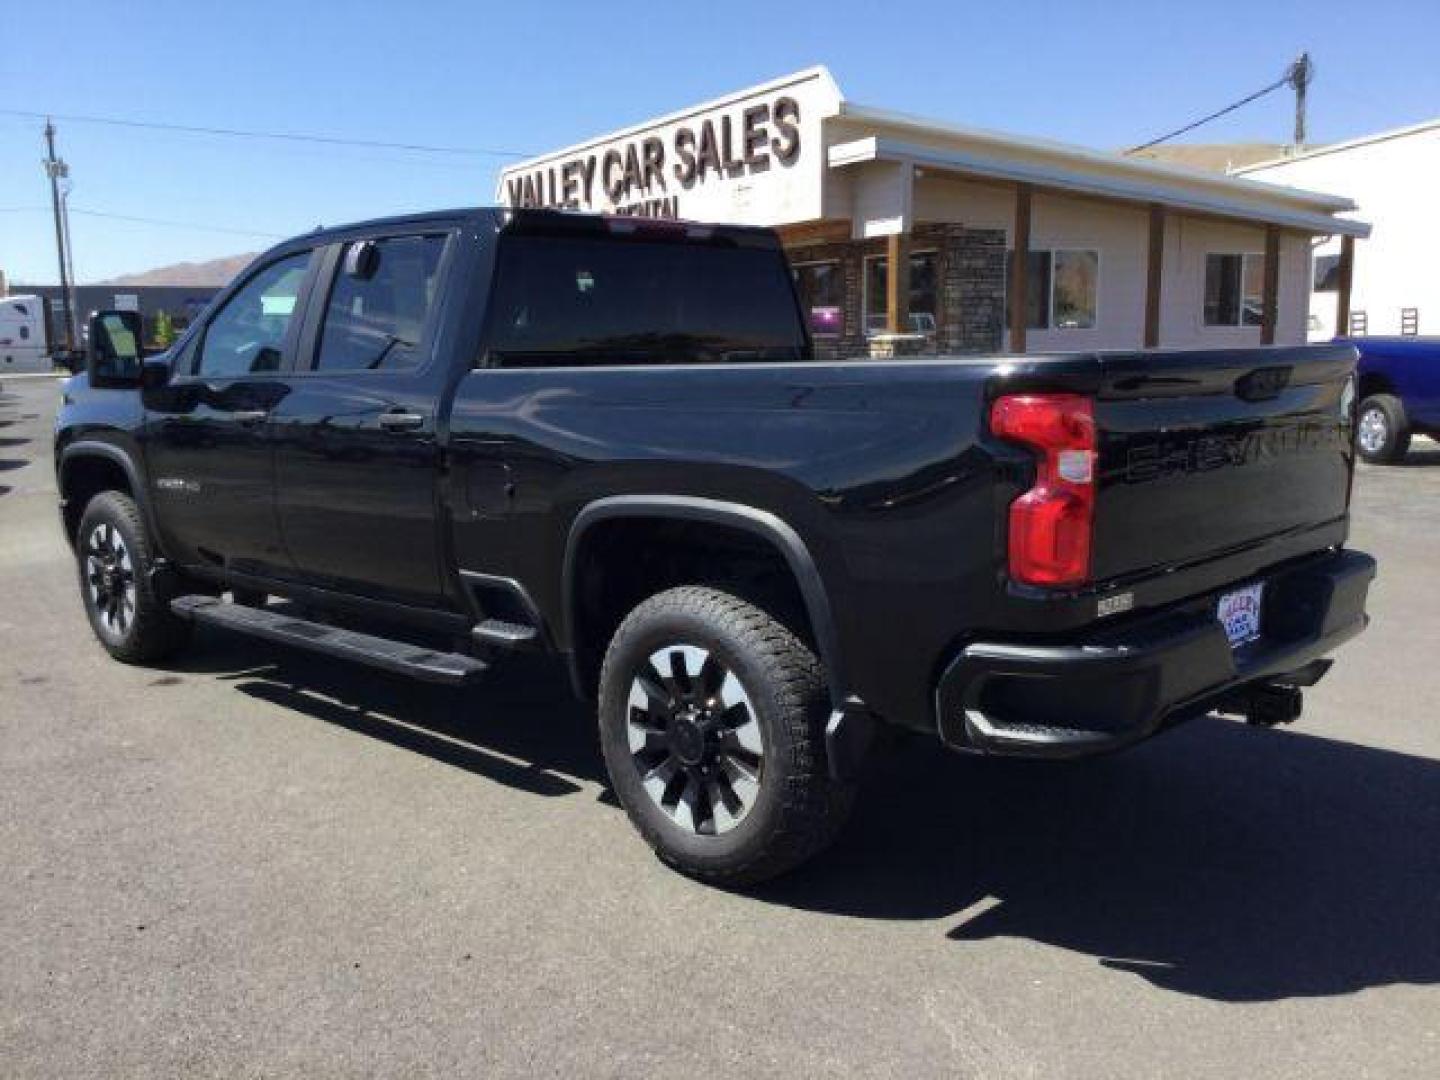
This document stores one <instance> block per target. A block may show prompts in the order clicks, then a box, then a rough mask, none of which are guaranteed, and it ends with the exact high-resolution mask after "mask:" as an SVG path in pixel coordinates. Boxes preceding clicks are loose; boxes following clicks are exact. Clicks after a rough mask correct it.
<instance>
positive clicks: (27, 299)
mask: <svg viewBox="0 0 1440 1080" xmlns="http://www.w3.org/2000/svg"><path fill="white" fill-rule="evenodd" d="M49 370H51V363H50V348H49V345H48V343H47V342H46V340H45V302H44V301H43V300H41V299H40V297H38V296H5V297H0V375H5V374H7V373H17V372H27V371H29V372H34V371H41V372H44V371H49Z"/></svg>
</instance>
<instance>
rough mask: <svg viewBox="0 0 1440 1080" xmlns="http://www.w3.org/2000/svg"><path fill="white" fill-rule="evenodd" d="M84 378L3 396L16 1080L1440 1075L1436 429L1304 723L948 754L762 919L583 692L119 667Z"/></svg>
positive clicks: (239, 659)
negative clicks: (74, 425)
mask: <svg viewBox="0 0 1440 1080" xmlns="http://www.w3.org/2000/svg"><path fill="white" fill-rule="evenodd" d="M57 401H58V390H57V387H56V384H55V383H54V382H53V381H51V380H23V381H22V380H15V381H10V382H7V383H6V384H5V385H4V387H3V388H0V1075H3V1076H5V1077H32V1076H46V1077H66V1078H77V1077H88V1076H94V1077H119V1076H185V1077H196V1076H211V1075H215V1076H237V1075H245V1076H250V1075H254V1076H279V1075H287V1076H304V1077H307V1078H315V1077H328V1076H353V1075H385V1076H428V1075H436V1076H447V1077H454V1076H481V1075H484V1076H502V1075H570V1076H573V1075H600V1076H621V1075H625V1076H635V1075H661V1074H664V1075H670V1076H682V1075H695V1076H700V1075H710V1074H719V1073H720V1072H721V1071H722V1070H725V1071H727V1072H729V1073H730V1074H732V1075H737V1076H747V1077H748V1076H760V1075H776V1076H789V1077H809V1076H820V1075H867V1076H888V1075H894V1076H906V1077H919V1076H950V1077H955V1076H977V1077H1002V1076H1003V1077H1008V1076H1020V1077H1032V1076H1033V1077H1056V1076H1100V1075H1103V1076H1136V1077H1142V1076H1143V1077H1154V1076H1158V1075H1187V1076H1192V1075H1193V1076H1217V1077H1219V1076H1225V1077H1233V1076H1237V1075H1255V1074H1257V1073H1263V1074H1266V1075H1286V1076H1337V1077H1338V1076H1343V1077H1347V1078H1353V1077H1363V1076H1376V1077H1398V1076H1431V1077H1433V1076H1436V1075H1440V985H1437V984H1440V704H1437V702H1440V573H1437V569H1436V565H1437V560H1440V546H1437V538H1440V448H1437V447H1435V446H1434V445H1433V444H1430V443H1428V442H1425V441H1423V440H1422V441H1420V442H1418V443H1417V446H1416V451H1415V452H1414V453H1413V454H1412V457H1411V461H1410V463H1409V464H1408V465H1406V466H1404V467H1396V468H1386V469H1370V468H1366V469H1363V470H1362V472H1361V475H1360V477H1359V479H1358V481H1357V490H1356V500H1357V501H1356V512H1355V528H1354V544H1355V546H1357V547H1360V548H1363V549H1365V550H1368V551H1370V552H1372V553H1374V554H1375V555H1376V556H1378V557H1379V559H1380V562H1381V577H1380V580H1379V581H1378V582H1377V584H1376V586H1375V589H1374V591H1373V593H1372V603H1371V611H1372V614H1373V616H1374V623H1373V625H1372V627H1371V629H1370V632H1369V633H1368V634H1367V635H1365V636H1364V637H1363V638H1362V639H1361V640H1360V641H1358V642H1356V643H1355V644H1353V645H1352V646H1350V647H1349V648H1348V649H1347V650H1346V651H1345V653H1344V655H1343V658H1342V660H1341V662H1340V663H1339V665H1338V666H1337V668H1336V670H1335V672H1334V673H1333V674H1332V675H1331V676H1330V678H1329V679H1327V680H1326V682H1325V683H1323V684H1322V685H1321V686H1320V687H1319V688H1317V689H1316V690H1314V691H1312V692H1311V693H1310V694H1309V695H1308V704H1307V711H1306V715H1305V717H1304V718H1303V720H1302V721H1301V723H1300V724H1299V725H1297V726H1296V727H1295V728H1293V729H1287V730H1279V731H1265V730H1251V729H1247V728H1245V727H1243V726H1241V725H1238V724H1234V723H1230V722H1226V721H1220V720H1211V719H1207V720H1202V721H1197V722H1195V723H1193V724H1191V725H1189V726H1187V727H1185V728H1182V729H1180V730H1177V731H1175V732H1173V733H1171V734H1168V735H1166V736H1164V737H1162V738H1160V739H1157V740H1155V741H1153V742H1151V743H1149V744H1147V745H1145V746H1143V747H1141V748H1139V749H1136V750H1133V751H1131V752H1129V753H1126V754H1123V755H1120V756H1116V757H1113V758H1108V759H1104V760H1100V761H1095V762H1092V763H1088V764H1079V765H1034V764H1020V763H1003V762H999V763H997V762H986V761H976V760H970V759H964V758H960V757H957V756H953V755H948V754H945V753H943V752H941V751H939V750H938V749H934V748H932V747H929V746H925V745H920V744H916V745H912V746H909V747H907V748H906V749H905V750H903V751H901V752H900V753H898V754H896V755H895V756H894V757H893V758H890V759H888V760H887V761H886V762H885V763H884V764H883V766H882V767H881V768H879V769H878V770H877V773H876V775H875V776H874V777H873V778H872V780H871V782H870V784H869V786H868V790H867V791H866V792H865V795H864V798H863V800H862V803H861V807H860V810H859V812H858V813H857V815H856V818H855V820H854V822H853V824H852V826H851V828H850V829H849V831H848V832H847V833H846V835H845V836H844V838H843V839H842V840H841V842H840V843H839V844H838V845H837V847H836V848H835V849H834V850H832V851H831V852H830V853H828V854H827V855H826V856H824V857H823V858H822V859H820V860H819V861H818V862H816V863H815V864H813V865H812V866H810V867H808V868H806V869H804V870H802V871H801V872H799V873H798V874H796V875H793V876H792V877H790V878H788V879H785V880H783V881H782V882H779V883H776V884H772V885H770V886H768V887H766V888H764V889H762V890H760V891H757V892H752V893H750V894H747V895H735V894H727V893H724V892H719V891H716V890H713V889H708V888H705V887H702V886H699V885H696V884H693V883H691V882H689V881H687V880H685V879H683V878H681V877H679V876H677V875H675V874H673V873H670V872H668V871H666V870H665V869H664V868H662V867H661V866H660V865H659V864H658V863H657V862H656V861H655V860H654V859H653V858H652V857H651V856H650V854H649V853H648V850H647V849H646V848H645V847H644V846H643V845H642V844H641V843H640V842H639V841H638V840H637V839H636V838H635V836H634V835H633V834H632V833H631V830H630V828H629V826H628V824H627V823H626V821H625V819H624V816H623V814H622V813H621V812H620V811H619V810H618V809H617V808H616V807H615V805H614V802H613V800H612V799H611V797H610V796H609V795H608V793H607V792H606V788H605V785H604V781H603V775H602V772H601V768H600V761H599V755H598V751H597V749H596V747H595V745H594V742H593V738H592V734H591V722H590V719H589V717H588V716H587V715H586V714H585V712H584V711H583V710H581V709H579V708H577V707H576V706H574V705H573V704H570V703H569V702H568V700H567V698H566V697H565V694H564V690H563V685H562V682H561V679H560V677H559V676H558V675H557V673H556V672H554V671H553V670H551V669H550V668H548V667H545V666H541V665H536V664H528V665H524V666H521V667H517V668H514V669H511V670H508V671H507V672H506V673H505V675H504V676H503V677H501V678H498V679H497V680H496V681H495V682H494V683H492V684H490V685H488V686H486V687H485V688H483V689H481V690H477V691H472V692H468V693H465V694H459V693H455V692H452V691H448V690H443V689H434V688H426V687H422V686H417V685H414V684H411V683H408V682H405V681H403V680H399V679H395V678H391V677H388V676H384V675H381V674H375V673H371V672H368V671H365V670H362V669H357V668H353V667H349V666H345V665H342V664H338V663H335V662H331V661H325V660H316V659H311V658H307V657H305V656H301V655H297V654H293V653H290V654H287V653H280V652H276V651H273V650H271V649H270V648H268V647H265V646H261V645H258V644H251V643H248V642H246V641H244V640H241V639H238V638H234V637H226V636H222V635H218V634H216V635H202V637H201V639H200V640H199V641H198V643H197V646H196V647H195V648H194V649H192V650H191V651H190V652H189V653H188V654H186V655H185V656H184V657H183V658H182V660H181V661H179V662H178V663H175V664H173V665H171V666H169V667H167V668H166V669H164V670H145V669H138V668H127V667H124V666H122V665H119V664H116V663H114V662H112V661H110V660H108V659H107V658H106V656H105V654H104V653H103V652H102V651H101V649H100V648H99V647H98V645H96V644H95V643H94V642H93V640H92V638H91V635H90V632H89V629H88V627H87V625H86V623H85V620H84V616H83V614H82V611H81V607H80V602H79V599H78V596H77V595H76V590H75V584H74V571H73V568H72V565H71V562H70V559H69V552H68V550H67V549H66V547H65V546H64V544H63V542H62V540H61V538H60V535H59V529H58V526H57V523H56V515H55V505H54V504H55V496H54V485H53V480H52V476H51V465H50V424H51V418H52V416H53V412H54V409H55V406H56V404H57Z"/></svg>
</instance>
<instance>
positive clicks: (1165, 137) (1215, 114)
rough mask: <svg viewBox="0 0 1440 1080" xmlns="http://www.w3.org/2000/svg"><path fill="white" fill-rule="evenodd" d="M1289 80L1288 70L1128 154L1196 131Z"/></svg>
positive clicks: (1133, 148) (1133, 149)
mask: <svg viewBox="0 0 1440 1080" xmlns="http://www.w3.org/2000/svg"><path fill="white" fill-rule="evenodd" d="M1289 81H1290V73H1289V72H1286V73H1285V75H1284V77H1283V78H1279V79H1276V80H1275V81H1274V82H1273V83H1271V84H1270V85H1269V86H1267V87H1265V88H1263V89H1261V90H1256V91H1255V93H1253V94H1250V95H1249V96H1247V97H1243V98H1241V99H1240V100H1239V101H1237V102H1234V103H1233V104H1230V105H1226V106H1225V107H1224V108H1223V109H1217V110H1216V111H1215V112H1213V113H1211V114H1210V115H1209V116H1202V117H1201V118H1200V119H1199V120H1196V121H1195V122H1194V123H1190V124H1186V125H1185V126H1184V127H1180V128H1176V129H1175V130H1174V131H1172V132H1170V133H1169V134H1166V135H1161V136H1160V137H1159V138H1158V139H1151V140H1150V141H1149V142H1147V143H1141V144H1140V145H1139V146H1132V147H1131V148H1130V149H1129V150H1126V151H1125V153H1127V154H1138V153H1139V152H1140V151H1141V150H1149V149H1150V148H1151V147H1152V146H1159V145H1160V144H1161V143H1162V142H1169V141H1170V140H1171V139H1173V138H1175V136H1176V135H1184V134H1185V133H1186V132H1187V131H1194V130H1195V129H1196V128H1197V127H1200V126H1201V125H1202V124H1208V123H1209V122H1210V121H1211V120H1218V119H1219V118H1220V117H1222V116H1224V115H1225V114H1226V113H1232V112H1234V111H1235V110H1236V109H1238V108H1240V107H1242V106H1244V105H1249V104H1250V102H1252V101H1254V100H1255V99H1256V98H1261V97H1264V96H1265V95H1266V94H1268V93H1270V92H1271V91H1274V90H1279V89H1280V87H1282V86H1284V85H1285V84H1286V83H1288V82H1289Z"/></svg>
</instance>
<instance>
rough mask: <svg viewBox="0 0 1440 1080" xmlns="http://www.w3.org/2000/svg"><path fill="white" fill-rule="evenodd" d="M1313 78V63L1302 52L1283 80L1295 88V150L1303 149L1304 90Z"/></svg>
mask: <svg viewBox="0 0 1440 1080" xmlns="http://www.w3.org/2000/svg"><path fill="white" fill-rule="evenodd" d="M1314 78H1315V65H1314V64H1312V63H1311V62H1310V54H1309V53H1308V52H1303V53H1301V54H1300V56H1299V58H1298V59H1296V61H1295V62H1294V63H1293V64H1291V65H1290V70H1289V71H1288V72H1287V73H1286V76H1285V81H1286V82H1288V83H1289V84H1290V85H1291V86H1292V87H1294V89H1295V152H1296V153H1299V152H1300V151H1301V150H1303V149H1305V90H1306V88H1307V87H1308V86H1309V85H1310V83H1311V82H1312V81H1314Z"/></svg>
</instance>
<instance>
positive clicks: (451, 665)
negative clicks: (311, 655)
mask: <svg viewBox="0 0 1440 1080" xmlns="http://www.w3.org/2000/svg"><path fill="white" fill-rule="evenodd" d="M170 610H171V611H173V612H175V614H176V615H178V616H180V617H181V618H183V619H193V620H194V621H195V622H197V623H209V624H210V625H211V626H221V627H224V628H225V629H227V630H238V631H239V632H240V633H242V634H250V635H251V636H252V637H258V638H263V639H265V640H266V641H275V642H279V643H280V644H282V645H293V646H295V647H296V648H299V649H309V650H310V651H311V652H318V653H324V654H325V655H327V656H335V657H338V658H340V659H342V660H353V661H355V662H356V663H360V664H368V665H369V666H370V667H376V668H383V669H384V670H386V671H393V672H396V673H397V674H400V675H409V676H410V677H411V678H414V679H423V680H424V681H426V682H434V683H447V684H450V685H458V684H461V683H466V682H470V681H471V680H472V679H475V678H477V677H478V676H480V675H483V674H484V673H485V670H486V664H485V661H483V660H478V659H476V658H475V657H473V656H466V655H464V654H463V653H447V652H436V651H434V650H433V649H426V648H424V647H423V646H420V645H412V644H410V643H409V642H406V641H395V640H393V639H391V638H382V637H374V636H372V635H370V634H359V633H356V632H355V631H353V630H341V629H340V628H338V627H335V626H326V625H325V624H324V623H317V622H310V621H309V620H307V619H297V618H295V617H294V616H293V615H287V614H285V613H283V612H280V611H270V610H268V609H266V608H254V607H245V606H243V605H241V604H229V603H226V602H225V601H223V600H219V599H216V598H215V597H213V596H181V597H177V598H176V599H174V600H172V601H170Z"/></svg>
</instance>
